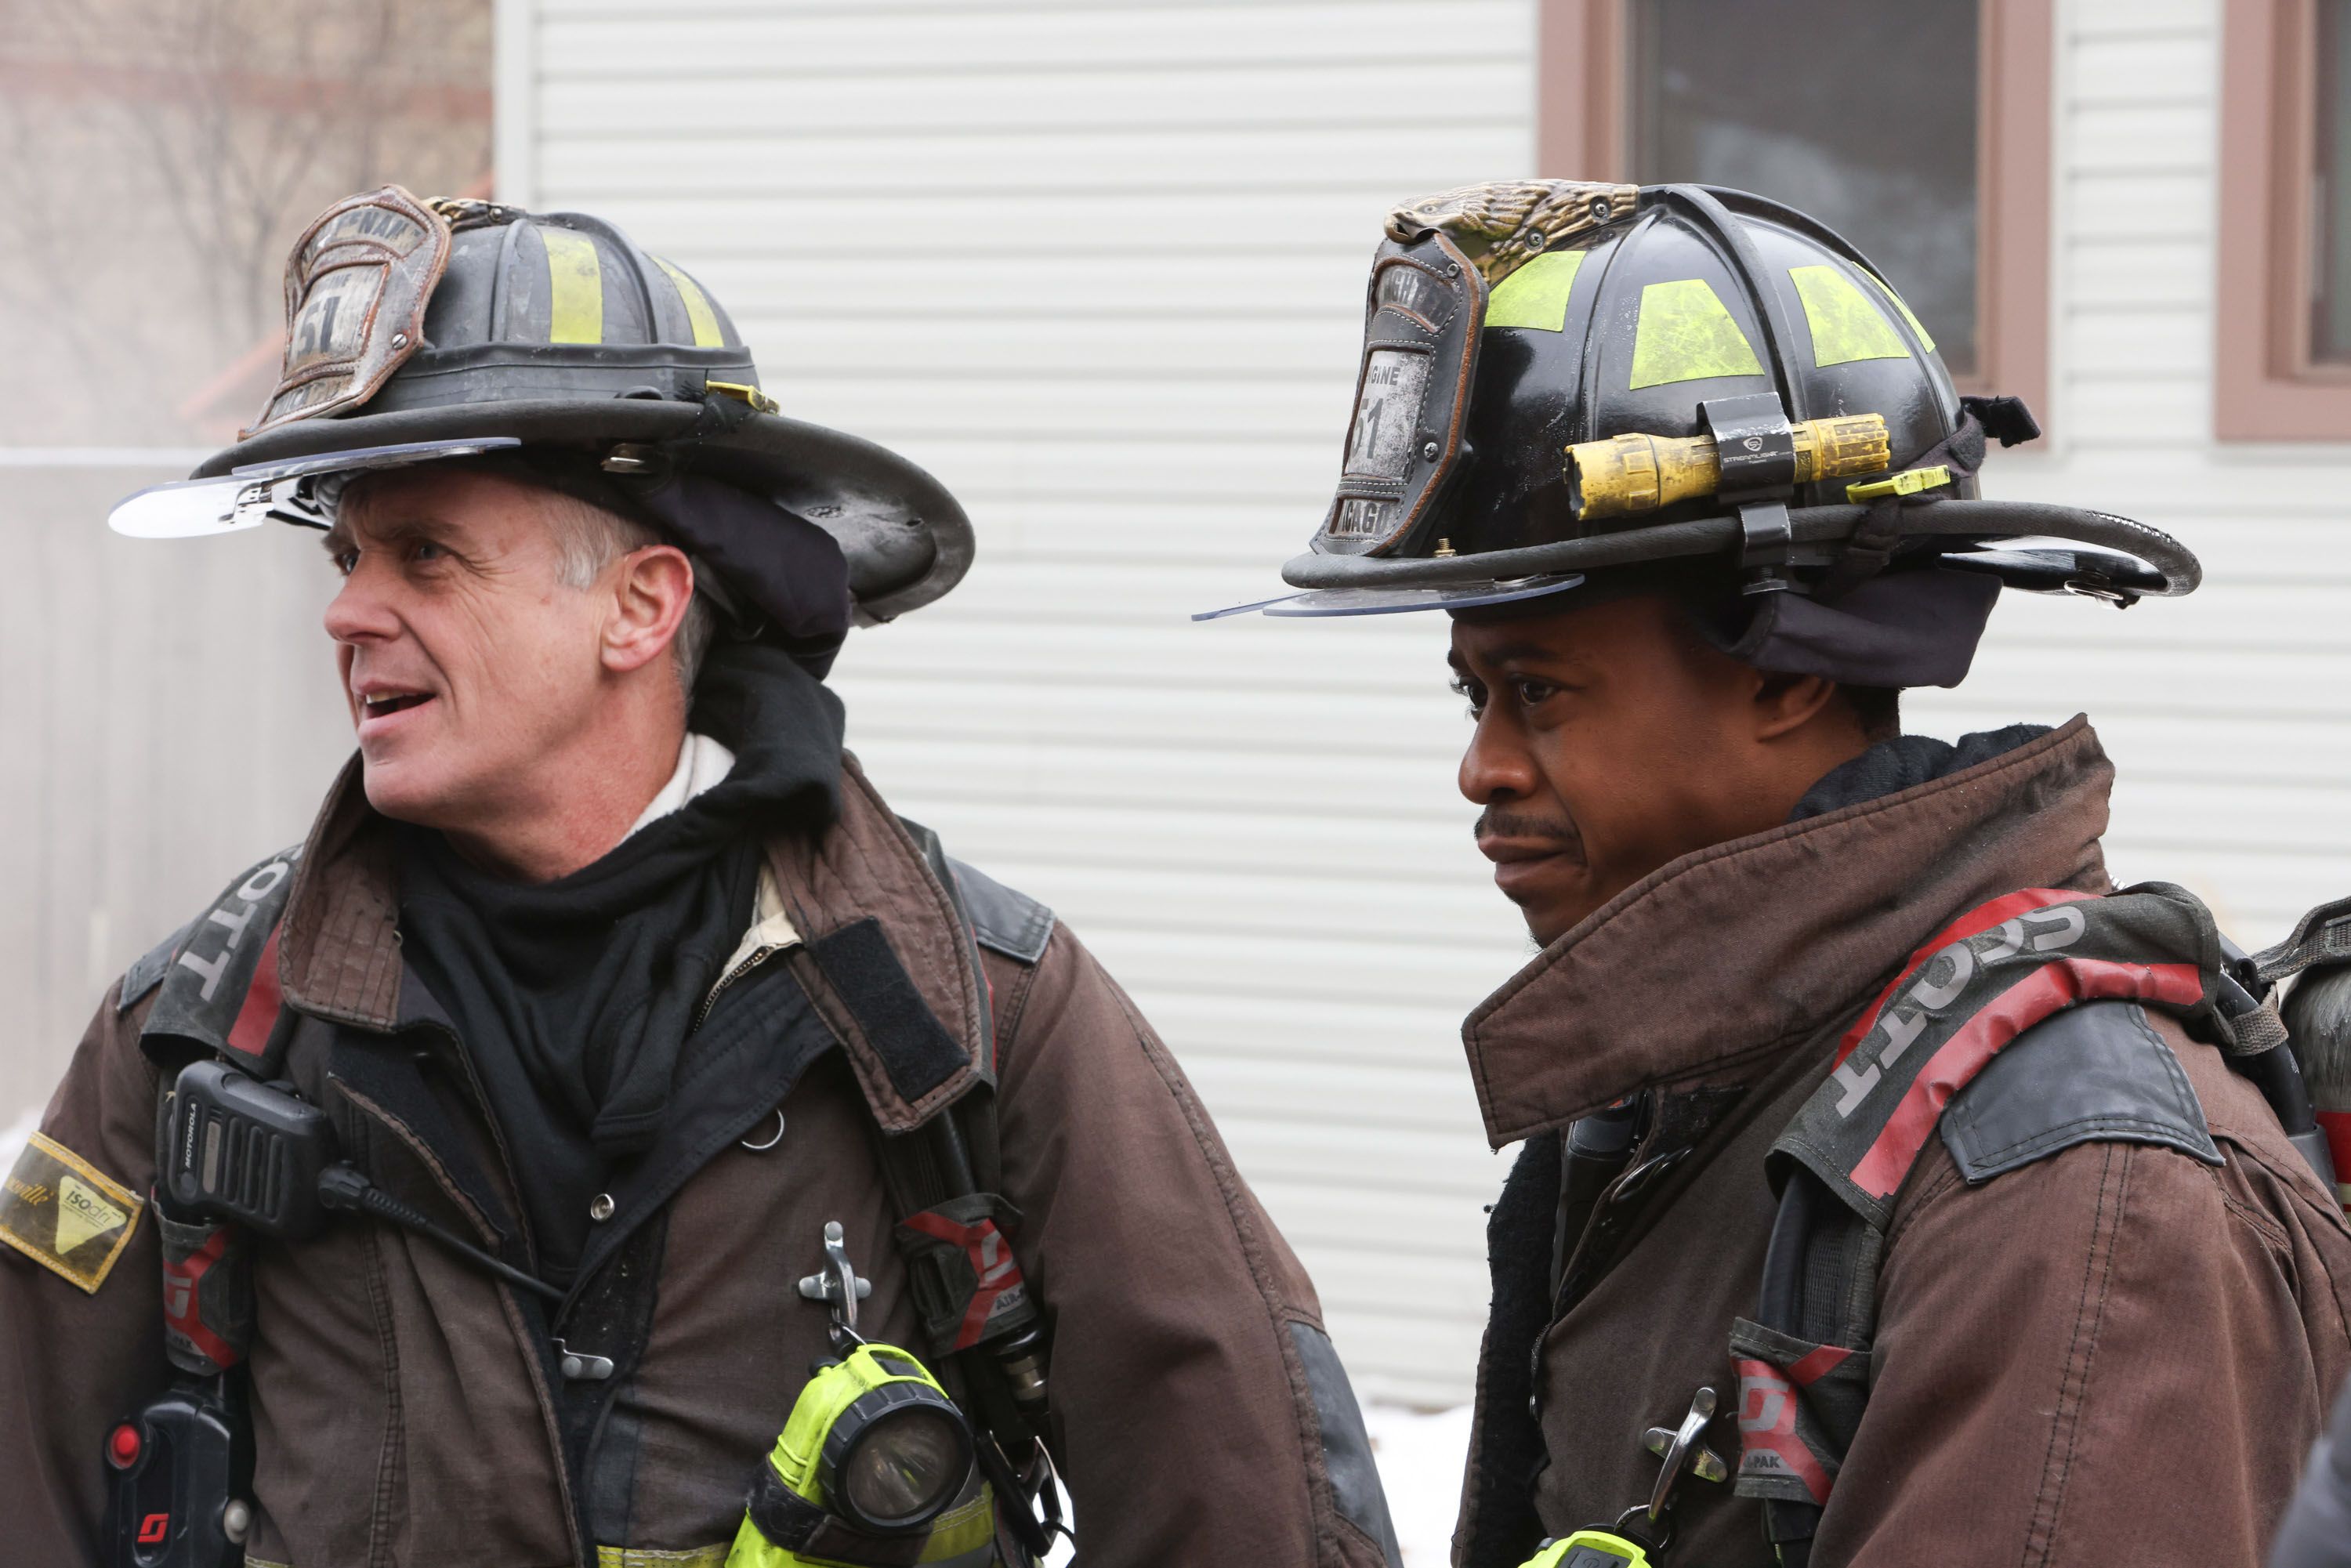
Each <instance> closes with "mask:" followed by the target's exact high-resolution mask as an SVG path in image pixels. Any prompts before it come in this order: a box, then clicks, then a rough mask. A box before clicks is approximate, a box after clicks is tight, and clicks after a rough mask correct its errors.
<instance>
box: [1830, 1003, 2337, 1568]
mask: <svg viewBox="0 0 2351 1568" xmlns="http://www.w3.org/2000/svg"><path fill="white" fill-rule="evenodd" d="M2158 1027H2159V1028H2162V1029H2163V1030H2164V1032H2165V1033H2166V1034H2167V1036H2168V1038H2169V1040H2170V1041H2171V1043H2172V1045H2173V1048H2174V1051H2175V1052H2176V1053H2177V1054H2178V1056H2179V1059H2180V1061H2181V1064H2182V1065H2183V1066H2184V1067H2185V1068H2186V1069H2187V1070H2188V1073H2189V1079H2190V1082H2192V1083H2193V1084H2194V1086H2195V1089H2196V1092H2197V1094H2198V1096H2199V1099H2200V1100H2201V1102H2202V1103H2203V1106H2204V1109H2205V1112H2206V1114H2207V1116H2208V1118H2209V1120H2210V1125H2211V1128H2212V1132H2213V1136H2214V1141H2215V1143H2216V1144H2217V1145H2219V1147H2220V1151H2221V1155H2222V1157H2223V1163H2222V1164H2221V1165H2220V1166H2217V1167H2215V1166H2209V1165H2205V1164H2203V1163H2201V1162H2199V1161H2198V1160H2196V1159H2193V1158H2190V1157H2189V1155H2185V1154H2182V1153H2179V1151H2177V1150H2174V1149H2170V1148H2166V1147H2159V1146H2151V1145H2144V1144H2134V1143H2119V1142H2114V1143H2086V1144H2080V1145H2075V1146H2074V1147H2072V1148H2069V1149H2067V1150H2065V1151H2064V1152H2063V1153H2061V1154H2058V1155H2053V1156H2051V1157H2049V1158H2046V1159H2043V1160H2041V1161H2039V1162H2037V1163H2034V1164H2032V1165H2028V1166H2023V1167H2022V1168H2020V1169H2017V1170H2013V1171H2011V1172H2009V1173H2007V1174H2005V1175H2002V1176H1995V1177H1993V1178H1992V1179H1991V1181H1989V1182H1987V1183H1985V1184H1984V1185H1982V1186H1972V1187H1971V1186H1968V1185H1967V1184H1966V1183H1965V1182H1964V1181H1963V1180H1962V1179H1961V1177H1960V1174H1959V1169H1958V1168H1957V1166H1955V1165H1954V1164H1953V1162H1952V1160H1951V1158H1950V1156H1949V1154H1948V1153H1947V1152H1946V1151H1945V1149H1944V1147H1943V1145H1942V1143H1941V1141H1940V1140H1936V1141H1934V1142H1932V1143H1931V1144H1930V1145H1929V1155H1928V1157H1926V1158H1922V1159H1921V1160H1920V1162H1919V1165H1918V1166H1917V1169H1915V1170H1914V1171H1913V1172H1912V1173H1911V1176H1910V1178H1909V1181H1908V1182H1907V1184H1906V1186H1905V1187H1904V1190H1903V1195H1902V1197H1901V1200H1900V1203H1899V1206H1898V1207H1897V1209H1896V1218H1895V1224H1894V1228H1893V1229H1892V1230H1891V1231H1890V1232H1889V1235H1888V1238H1887V1243H1888V1245H1887V1250H1886V1263H1885V1268H1884V1271H1883V1273H1882V1274H1881V1276H1880V1281H1879V1284H1880V1297H1879V1302H1880V1312H1881V1318H1880V1322H1879V1329H1878V1336H1877V1341H1876V1357H1877V1362H1876V1366H1875V1367H1874V1368H1873V1372H1874V1375H1875V1383H1874V1385H1873V1387H1872V1389H1871V1392H1870V1397H1869V1404H1868V1406H1867V1409H1866V1411H1865V1414H1864V1416H1863V1417H1862V1423H1861V1427H1860V1429H1859V1430H1858V1432H1857V1433H1856V1434H1855V1439H1854V1443H1853V1447H1852V1449H1851V1451H1850V1453H1849V1454H1848V1455H1847V1459H1846V1465H1845V1468H1844V1471H1843V1472H1842V1473H1841V1474H1840V1475H1839V1476H1838V1478H1837V1479H1836V1484H1835V1490H1834V1492H1833V1494H1832V1495H1831V1497H1830V1500H1829V1504H1828V1508H1827V1510H1826V1511H1825V1512H1824V1513H1823V1516H1822V1521H1821V1535H1820V1539H1819V1542H1818V1546H1817V1550H1816V1552H1815V1554H1814V1556H1813V1563H1815V1564H1817V1565H1818V1568H1831V1565H1834V1564H1845V1563H1856V1564H1863V1565H1865V1568H1881V1565H1886V1564H1919V1565H1921V1568H1924V1565H1926V1564H1929V1563H1934V1564H1941V1563H1962V1562H1965V1563H2021V1564H2022V1565H2024V1568H2038V1565H2041V1564H2059V1563H2187V1562H2194V1563H2214V1564H2221V1563H2226V1564H2241V1565H2243V1568H2256V1565H2258V1564H2259V1563H2262V1559H2263V1554H2264V1552H2266V1550H2267V1547H2268V1543H2269V1542H2270V1539H2271V1537H2272V1535H2273V1533H2274V1531H2276V1529H2277V1527H2278V1523H2279V1521H2280V1517H2281V1515H2282V1514H2283V1511H2284V1509H2285V1506H2286V1503H2287V1501H2288V1500H2290V1499H2291V1498H2292V1497H2293V1495H2294V1486H2295V1482H2296V1481H2297V1479H2299V1477H2300V1472H2301V1469H2302V1466H2303V1461H2304V1456H2305V1455H2306V1454H2307V1453H2308V1451H2309V1448H2310V1444H2311V1441H2312V1439H2313V1438H2314V1437H2316V1435H2317V1434H2318V1432H2319V1430H2320V1427H2321V1426H2322V1425H2323V1423H2324V1421H2325V1415H2326V1410H2327V1406H2328V1401H2329V1398H2330V1396H2331V1395H2332V1394H2333V1391H2334V1389H2335V1386H2336V1385H2337V1384H2338V1383H2339V1382H2340V1381H2341V1380H2342V1377H2343V1375H2344V1372H2345V1368H2346V1359H2351V1333H2346V1318H2345V1312H2346V1301H2351V1234H2346V1230H2345V1227H2344V1225H2343V1222H2342V1219H2341V1216H2340V1214H2339V1212H2337V1211H2336V1210H2335V1205H2334V1204H2333V1203H2332V1202H2331V1201H2330V1199H2331V1197H2332V1195H2330V1194H2327V1193H2325V1192H2324V1191H2323V1190H2322V1189H2321V1188H2320V1187H2319V1186H2318V1183H2317V1182H2316V1180H2315V1179H2314V1177H2313V1176H2312V1175H2311V1173H2310V1171H2309V1169H2308V1167H2307V1166H2304V1165H2303V1164H2302V1162H2301V1159H2300V1156H2299V1155H2296V1154H2295V1153H2294V1150H2293V1148H2292V1146H2291V1145H2288V1144H2286V1143H2285V1141H2284V1138H2283V1134H2280V1133H2279V1132H2278V1131H2277V1125H2276V1123H2275V1120H2274V1119H2273V1117H2271V1116H2270V1114H2269V1112H2268V1110H2267V1107H2266V1106H2264V1105H2262V1103H2261V1101H2260V1097H2259V1095H2258V1094H2257V1093H2256V1092H2255V1091H2254V1090H2253V1089H2252V1087H2251V1086H2250V1085H2249V1084H2247V1083H2245V1082H2244V1081H2243V1080H2241V1079H2239V1078H2237V1077H2235V1076H2234V1075H2233V1074H2231V1072H2230V1071H2228V1069H2227V1067H2226V1066H2225V1065H2224V1064H2223V1063H2222V1062H2221V1061H2220V1056H2219V1053H2218V1052H2217V1051H2214V1050H2213V1049H2212V1048H2211V1047H2210V1046H2206V1045H2199V1044H2193V1043H2190V1042H2189V1041H2188V1040H2186V1039H2185V1037H2184V1036H2182V1035H2180V1034H2179V1031H2178V1030H2176V1029H2174V1028H2172V1027H2170V1026H2169V1025H2168V1021H2167V1022H2166V1023H2164V1024H2162V1025H2159V1026H2158Z"/></svg>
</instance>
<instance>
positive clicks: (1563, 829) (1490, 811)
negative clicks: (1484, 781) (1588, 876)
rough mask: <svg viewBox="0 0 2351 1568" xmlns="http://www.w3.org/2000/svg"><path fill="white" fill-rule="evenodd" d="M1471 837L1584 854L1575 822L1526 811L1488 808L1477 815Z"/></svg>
mask: <svg viewBox="0 0 2351 1568" xmlns="http://www.w3.org/2000/svg"><path fill="white" fill-rule="evenodd" d="M1470 836H1471V837H1473V838H1475V839H1478V840H1479V841H1484V840H1487V839H1529V840H1533V841H1548V842H1551V843H1555V844H1557V845H1559V847H1560V848H1561V849H1562V850H1573V851H1576V852H1582V850H1583V834H1582V833H1579V832H1577V831H1575V824H1574V823H1573V822H1566V821H1557V820H1555V819H1552V818H1550V817H1536V816H1531V815H1529V814H1527V813H1526V812H1523V811H1498V810H1495V809H1494V808H1493V807H1491V806H1489V807H1487V808H1486V809H1485V810H1482V811H1480V812H1479V813H1478V821H1477V822H1476V824H1475V825H1474V826H1473V827H1472V829H1471V831H1470Z"/></svg>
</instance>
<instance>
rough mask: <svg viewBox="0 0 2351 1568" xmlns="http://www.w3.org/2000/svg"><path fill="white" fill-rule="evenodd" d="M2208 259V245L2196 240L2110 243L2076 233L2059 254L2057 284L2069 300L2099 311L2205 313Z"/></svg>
mask: <svg viewBox="0 0 2351 1568" xmlns="http://www.w3.org/2000/svg"><path fill="white" fill-rule="evenodd" d="M2212 255H2213V252H2212V244H2211V241H2210V239H2209V238H2206V237H2202V236H2199V237H2196V238H2192V239H2182V240H2160V239H2135V238H2134V239H2111V240H2110V239H2106V238H2105V237H2104V236H2100V235H2077V236H2076V237H2075V238H2074V241H2073V243H2072V244H2071V245H2070V246H2067V247H2066V248H2065V250H2064V252H2063V259H2062V262H2061V266H2062V267H2063V269H2064V273H2063V281H2064V287H2065V292H2066V294H2067V295H2068V296H2069V297H2072V298H2085V299H2095V300H2096V301H2097V302H2098V305H2099V308H2101V309H2105V310H2118V309H2146V308H2149V307H2156V308H2179V309H2187V310H2210V308H2211V299H2212Z"/></svg>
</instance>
